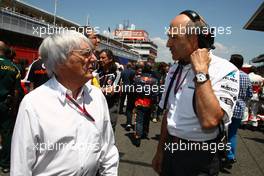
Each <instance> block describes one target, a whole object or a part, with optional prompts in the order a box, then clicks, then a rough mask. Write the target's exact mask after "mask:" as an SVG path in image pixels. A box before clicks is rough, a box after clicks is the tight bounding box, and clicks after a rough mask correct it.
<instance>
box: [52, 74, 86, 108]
mask: <svg viewBox="0 0 264 176" xmlns="http://www.w3.org/2000/svg"><path fill="white" fill-rule="evenodd" d="M51 86H52V87H53V88H54V89H55V90H57V95H58V98H59V100H60V101H61V102H63V103H65V100H66V94H68V95H69V96H70V97H72V91H71V90H69V89H67V88H66V87H64V86H63V85H62V84H61V83H60V82H58V80H57V79H56V78H55V76H53V77H52V78H51ZM83 92H84V86H83V87H82V88H81V90H80V92H79V94H78V96H77V99H76V100H78V99H80V98H82V94H83Z"/></svg>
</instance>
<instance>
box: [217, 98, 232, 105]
mask: <svg viewBox="0 0 264 176" xmlns="http://www.w3.org/2000/svg"><path fill="white" fill-rule="evenodd" d="M220 100H221V101H222V102H224V103H225V104H227V105H230V106H231V107H233V105H234V103H233V101H232V100H231V99H230V98H226V97H220Z"/></svg>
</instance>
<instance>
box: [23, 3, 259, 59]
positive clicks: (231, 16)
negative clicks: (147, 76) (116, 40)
mask: <svg viewBox="0 0 264 176" xmlns="http://www.w3.org/2000/svg"><path fill="white" fill-rule="evenodd" d="M23 1H25V2H27V3H30V4H33V5H34V6H37V7H39V8H42V9H44V10H47V11H49V12H51V13H53V12H54V1H55V0H23ZM262 2H263V0H221V1H216V0H184V1H183V0H133V1H127V0H112V1H109V0H108V1H107V0H93V1H89V0H74V1H73V0H58V4H57V15H59V16H62V17H64V18H66V19H69V20H71V21H74V22H76V23H79V24H80V25H85V24H86V19H87V16H88V15H89V19H90V23H91V25H93V26H98V27H100V31H101V32H102V31H103V30H107V29H108V27H110V29H111V31H113V30H114V29H115V27H116V26H117V25H118V24H120V23H123V21H124V20H129V22H130V24H135V25H136V28H137V29H145V30H146V31H147V32H148V33H149V35H150V38H151V39H152V40H153V41H154V42H155V43H156V44H157V45H158V46H159V50H158V60H165V61H171V55H170V53H169V51H168V50H167V49H166V47H165V44H166V40H167V37H166V35H165V27H167V26H168V25H169V23H170V21H171V20H172V18H173V17H174V16H176V15H177V14H178V13H180V12H181V11H183V10H186V9H192V10H195V11H197V12H199V13H200V14H201V15H202V16H203V17H204V18H205V19H206V21H207V23H208V24H209V25H210V26H214V27H220V26H222V27H224V28H226V27H229V26H231V32H232V33H231V34H230V35H227V34H225V35H217V36H216V39H215V41H216V47H217V49H216V50H215V51H214V52H215V54H217V55H219V56H222V57H224V58H226V59H229V57H230V55H231V54H232V53H240V54H242V55H243V56H244V58H245V60H249V59H252V58H253V57H256V56H258V55H260V54H263V53H264V32H259V31H250V30H245V29H243V26H244V25H245V24H246V23H247V22H248V20H249V19H250V18H251V16H252V15H253V13H254V12H255V11H256V10H257V9H258V7H259V6H260V5H261V3H262Z"/></svg>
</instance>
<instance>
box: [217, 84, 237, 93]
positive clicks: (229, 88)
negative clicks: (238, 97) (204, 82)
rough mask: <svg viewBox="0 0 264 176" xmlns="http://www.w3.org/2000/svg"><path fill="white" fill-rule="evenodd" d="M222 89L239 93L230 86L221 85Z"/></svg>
mask: <svg viewBox="0 0 264 176" xmlns="http://www.w3.org/2000/svg"><path fill="white" fill-rule="evenodd" d="M221 88H222V89H225V90H227V91H231V92H238V90H237V89H235V88H233V87H230V86H229V85H227V84H226V85H221Z"/></svg>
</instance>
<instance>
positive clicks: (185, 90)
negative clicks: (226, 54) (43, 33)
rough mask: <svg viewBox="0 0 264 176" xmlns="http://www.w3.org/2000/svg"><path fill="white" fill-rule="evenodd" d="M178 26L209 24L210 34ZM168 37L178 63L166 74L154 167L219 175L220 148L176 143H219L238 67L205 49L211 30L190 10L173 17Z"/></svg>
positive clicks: (184, 174) (170, 174) (171, 175)
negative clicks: (194, 147)
mask: <svg viewBox="0 0 264 176" xmlns="http://www.w3.org/2000/svg"><path fill="white" fill-rule="evenodd" d="M180 26H185V27H186V28H192V29H195V30H196V29H201V28H202V29H206V28H207V29H208V33H205V32H203V33H197V31H193V30H186V31H192V33H185V34H184V33H181V34H179V33H177V32H175V31H177V30H176V29H177V28H179V27H180ZM200 31H201V30H200ZM193 32H195V33H193ZM168 37H169V38H168V41H167V47H168V48H170V51H171V53H172V58H173V60H174V61H176V62H175V64H174V65H172V67H171V68H170V71H169V73H168V75H167V77H166V81H165V92H164V93H163V95H162V98H161V101H160V104H159V106H160V107H162V108H165V113H164V117H163V120H162V127H161V136H160V141H159V144H158V147H157V152H156V154H155V156H154V159H153V161H152V165H153V168H154V170H155V171H156V172H157V173H159V174H161V175H162V176H175V175H177V176H190V175H192V176H193V175H195V176H196V175H217V174H218V172H219V169H220V165H219V163H220V158H219V157H218V151H216V152H212V151H210V148H209V149H208V148H207V149H206V148H196V149H190V148H187V147H186V148H185V150H179V149H175V148H174V147H175V146H176V145H175V144H177V145H178V144H181V145H185V146H190V145H193V146H198V147H199V146H201V145H204V144H207V145H208V146H211V144H217V145H218V144H219V138H218V136H219V134H220V133H221V130H220V129H219V127H220V124H223V123H222V122H223V120H224V121H225V123H227V122H229V121H230V119H231V117H232V113H233V108H234V105H235V100H236V99H237V96H238V90H239V72H238V69H237V68H236V67H235V66H234V65H232V64H231V63H229V62H228V61H227V60H225V59H222V58H220V57H217V56H215V55H213V54H212V53H210V52H209V51H210V49H214V46H213V43H214V37H213V36H212V31H211V30H210V28H209V26H208V25H207V24H206V22H205V21H204V20H203V18H202V17H200V15H199V14H197V13H196V12H194V11H191V10H186V11H183V12H182V13H180V14H179V15H178V16H176V17H175V18H174V19H173V20H172V22H171V24H170V29H169V33H168ZM214 146H215V145H214Z"/></svg>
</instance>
